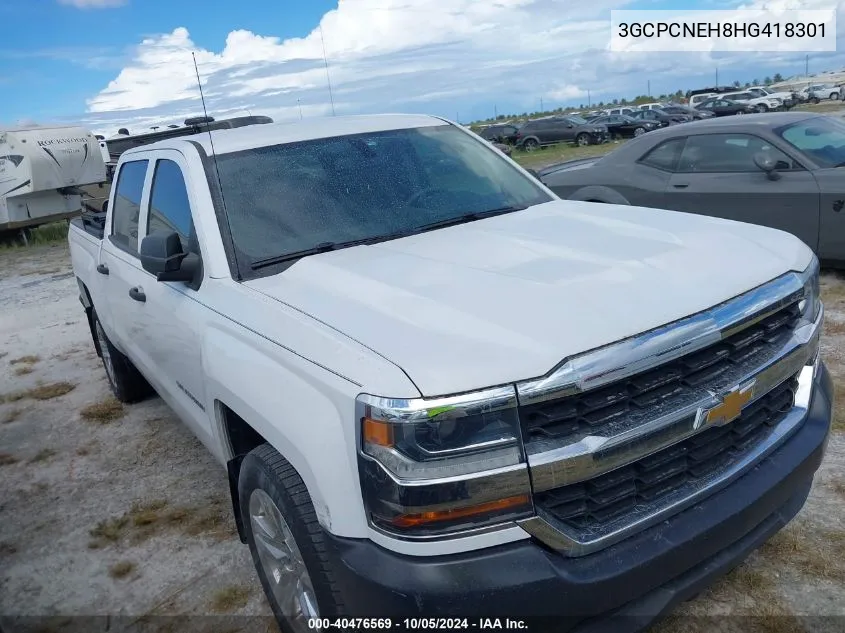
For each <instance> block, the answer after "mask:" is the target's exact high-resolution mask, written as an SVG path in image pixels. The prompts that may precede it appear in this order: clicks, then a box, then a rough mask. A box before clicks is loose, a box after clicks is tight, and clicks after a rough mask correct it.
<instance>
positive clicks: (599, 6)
mask: <svg viewBox="0 0 845 633" xmlns="http://www.w3.org/2000/svg"><path fill="white" fill-rule="evenodd" d="M63 1H70V0H63ZM74 1H75V2H78V3H81V2H84V1H87V2H94V1H95V0H74ZM109 1H114V0H99V2H100V3H105V2H109ZM725 1H726V2H727V3H728V4H729V5H732V6H734V7H735V6H737V5H738V4H740V1H739V0H725ZM766 1H767V2H768V4H769V5H771V4H777V5H778V6H789V7H790V8H791V7H794V6H795V5H796V4H797V5H798V6H801V7H810V8H812V7H815V6H818V5H819V4H820V3H821V2H822V0H766ZM761 3H763V0H755V1H754V2H753V3H752V4H753V5H754V6H758V5H759V4H761ZM630 4H631V2H630V1H626V0H593V1H591V2H585V3H581V2H578V3H576V2H572V1H571V0H487V1H485V2H478V1H476V0H343V1H341V2H340V5H339V7H338V8H337V9H335V10H332V11H329V12H328V13H326V14H325V15H324V16H323V17H322V20H321V21H320V25H319V26H317V27H315V28H314V29H313V30H312V31H311V32H310V33H308V34H307V35H305V36H304V37H299V38H291V39H287V40H282V39H280V38H278V37H275V36H273V34H272V33H264V34H259V33H253V32H250V31H245V30H236V31H232V32H231V33H229V34H228V36H227V38H226V41H225V42H224V43H222V46H221V48H220V49H219V50H207V49H202V48H199V47H198V46H197V45H196V44H195V43H194V42H193V40H192V39H191V36H190V33H189V30H188V28H186V27H178V28H175V29H174V30H173V31H172V32H170V33H164V34H159V35H155V36H151V37H148V38H146V39H144V40H143V41H142V42H141V43H140V44H139V45H138V46H137V47H136V48H135V49H134V52H133V53H131V54H130V55H129V59H130V61H129V62H128V63H127V64H126V65H125V66H124V67H123V69H122V70H121V71H120V72H119V73H118V74H117V76H116V77H115V78H114V79H113V80H112V81H111V82H109V84H108V85H107V86H106V87H105V88H104V89H103V90H101V91H100V92H99V93H98V94H96V95H94V96H92V97H91V98H90V99H89V100H88V102H87V104H88V114H87V115H86V116H85V117H84V118H85V121H86V124H88V125H90V126H92V127H95V128H97V127H99V128H100V129H106V132H107V133H112V131H113V129H115V128H116V127H117V126H119V125H120V126H127V127H130V129H133V128H134V129H138V128H144V127H148V126H150V125H153V124H161V123H164V124H167V123H171V122H177V123H178V122H180V121H181V120H182V119H184V118H185V117H186V116H193V115H196V114H199V113H201V106H200V102H199V92H198V90H197V82H196V75H195V73H194V67H193V62H192V58H191V53H192V52H195V54H196V59H197V63H198V66H199V72H200V75H201V77H202V80H203V89H204V91H205V96H206V100H207V103H208V109H209V114H211V115H213V116H217V117H221V116H224V115H225V113H227V112H230V113H231V112H240V113H244V112H245V111H247V110H249V111H251V112H252V113H254V114H259V113H260V114H267V115H269V116H273V117H274V118H277V119H279V120H281V119H287V118H298V117H299V108H300V106H301V108H302V112H303V116H313V115H316V114H325V113H329V112H330V106H329V99H328V90H327V82H326V69H325V67H324V63H323V48H322V43H321V37H320V34H321V29H320V27H322V33H323V35H324V40H325V48H326V53H327V56H328V62H329V72H330V77H331V84H332V88H333V94H334V99H335V108H336V110H337V111H338V113H343V112H377V111H391V110H393V111H396V110H403V109H405V110H412V111H425V110H429V111H434V112H436V113H441V114H447V115H448V116H450V117H451V116H452V115H453V113H454V112H455V110H456V109H459V108H460V109H463V110H464V112H462V113H460V114H461V118H462V119H465V118H466V117H468V116H471V117H473V118H476V117H477V116H479V115H481V114H482V111H483V113H486V114H487V115H489V114H492V112H493V110H494V108H495V106H496V104H497V102H499V103H507V104H509V105H508V106H506V107H511V108H518V109H519V111H522V110H527V111H532V110H535V109H537V107H538V106H539V102H540V99H543V100H544V104H545V106H546V107H548V106H554V105H556V104H560V103H563V102H569V101H572V100H585V99H584V97H585V96H586V95H587V91H588V90H589V91H590V93H591V96H592V100H593V101H597V100H599V99H608V98H614V97H623V96H633V95H635V94H642V93H644V92H645V91H646V83H647V81H650V82H651V87H652V92H653V94H660V92H665V91H669V90H671V91H674V90H676V89H677V88H678V87H679V82H686V81H688V80H689V78H690V77H691V76H700V75H702V74H704V73H710V72H712V71H711V69H714V68H715V65H716V63H717V62H716V61H715V60H716V57H714V56H713V54H712V53H707V52H702V53H683V54H669V55H667V54H663V53H614V52H612V51H610V50H608V44H609V36H610V30H609V27H610V20H609V18H610V9H620V8H628V7H629V6H630ZM840 4H841V3H840ZM722 6H724V5H722ZM746 6H747V5H746ZM772 57H774V56H773V55H772V54H769V58H772ZM718 64H719V66H720V69H722V72H723V75H722V77H723V79H728V77H729V72H730V68H731V66H734V67H739V66H742V65H743V64H744V65H745V66H746V67H747V66H749V65H750V66H752V67H755V65H756V66H757V67H762V70H760V72H759V74H760V75H765V74H767V73H768V72H771V73H774V72H778V71H781V72H784V71H783V69H780V68H776V67H774V68H773V67H772V66H771V60H770V59H767V57H766V56H765V55H758V56H755V55H754V54H749V55H746V56H740V57H737V56H732V57H731V56H727V57H722V58H721V59H719V61H718ZM736 78H737V79H739V78H740V77H736ZM733 79H734V77H730V78H729V79H728V80H729V81H732V80H733ZM743 79H744V78H743ZM499 112H502V109H501V108H500V109H499Z"/></svg>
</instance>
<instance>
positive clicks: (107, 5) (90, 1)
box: [59, 0, 129, 9]
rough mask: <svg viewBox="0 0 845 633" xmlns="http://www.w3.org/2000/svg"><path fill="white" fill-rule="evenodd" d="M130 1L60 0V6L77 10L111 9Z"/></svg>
mask: <svg viewBox="0 0 845 633" xmlns="http://www.w3.org/2000/svg"><path fill="white" fill-rule="evenodd" d="M128 1H129V0H59V4H65V5H68V6H71V7H76V8H77V9H111V8H113V7H122V6H123V5H125V4H126V3H127V2H128Z"/></svg>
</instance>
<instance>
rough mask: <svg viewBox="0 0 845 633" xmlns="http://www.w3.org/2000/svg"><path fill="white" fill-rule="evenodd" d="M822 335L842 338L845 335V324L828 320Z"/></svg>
mask: <svg viewBox="0 0 845 633" xmlns="http://www.w3.org/2000/svg"><path fill="white" fill-rule="evenodd" d="M822 333H823V335H827V336H840V335H842V334H845V323H843V322H841V321H832V320H830V319H826V320H825V324H824V330H823V332H822Z"/></svg>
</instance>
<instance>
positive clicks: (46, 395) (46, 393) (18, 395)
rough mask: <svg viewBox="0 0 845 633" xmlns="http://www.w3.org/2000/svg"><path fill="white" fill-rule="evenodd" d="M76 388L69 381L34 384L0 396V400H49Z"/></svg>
mask: <svg viewBox="0 0 845 633" xmlns="http://www.w3.org/2000/svg"><path fill="white" fill-rule="evenodd" d="M74 389H76V385H74V384H73V383H70V382H51V383H48V384H46V385H45V384H41V385H36V386H35V387H33V388H32V389H27V390H26V391H16V392H14V393H8V394H6V395H4V396H0V402H17V401H18V400H25V399H27V398H28V399H30V400H51V399H52V398H58V397H60V396H63V395H65V394H68V393H70V392H71V391H73V390H74Z"/></svg>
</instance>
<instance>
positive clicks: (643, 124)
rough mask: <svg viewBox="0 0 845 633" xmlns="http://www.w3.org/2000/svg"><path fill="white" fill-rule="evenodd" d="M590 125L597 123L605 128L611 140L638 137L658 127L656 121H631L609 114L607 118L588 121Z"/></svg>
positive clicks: (621, 116)
mask: <svg viewBox="0 0 845 633" xmlns="http://www.w3.org/2000/svg"><path fill="white" fill-rule="evenodd" d="M590 123H599V124H601V125H604V126H605V127H607V131H608V132H610V137H611V138H617V137H622V138H633V137H635V136H640V135H641V134H645V133H646V132H651V131H652V130H656V129H657V128H659V127H660V123H658V122H657V121H643V120H641V119H633V118H631V117H629V116H625V115H624V114H611V115H608V116H599V117H596V118H594V119H590Z"/></svg>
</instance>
